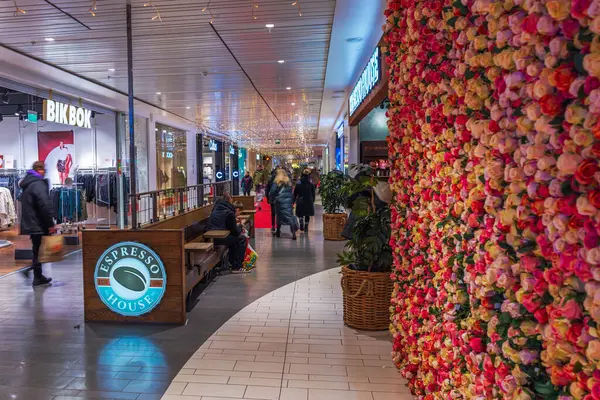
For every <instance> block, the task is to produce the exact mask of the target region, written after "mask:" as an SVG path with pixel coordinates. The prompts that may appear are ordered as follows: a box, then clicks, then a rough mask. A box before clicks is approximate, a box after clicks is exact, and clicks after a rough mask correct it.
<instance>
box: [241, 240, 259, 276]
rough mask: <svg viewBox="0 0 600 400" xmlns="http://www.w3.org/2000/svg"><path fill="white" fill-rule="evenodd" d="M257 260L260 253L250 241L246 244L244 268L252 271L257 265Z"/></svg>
mask: <svg viewBox="0 0 600 400" xmlns="http://www.w3.org/2000/svg"><path fill="white" fill-rule="evenodd" d="M248 242H249V240H248ZM256 261H258V254H257V253H256V251H254V249H253V248H252V246H251V245H250V243H248V244H247V245H246V255H245V256H244V265H243V267H242V268H244V270H245V271H251V270H253V269H254V268H255V267H256Z"/></svg>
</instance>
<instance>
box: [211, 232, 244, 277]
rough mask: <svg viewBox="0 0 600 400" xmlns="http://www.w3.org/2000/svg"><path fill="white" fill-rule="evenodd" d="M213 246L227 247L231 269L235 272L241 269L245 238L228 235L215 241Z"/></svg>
mask: <svg viewBox="0 0 600 400" xmlns="http://www.w3.org/2000/svg"><path fill="white" fill-rule="evenodd" d="M215 244H217V245H221V246H227V248H228V249H229V262H230V263H231V269H233V270H236V269H240V268H242V267H243V264H244V257H245V256H246V237H245V236H243V235H240V236H232V235H230V236H228V237H227V238H225V239H219V240H215Z"/></svg>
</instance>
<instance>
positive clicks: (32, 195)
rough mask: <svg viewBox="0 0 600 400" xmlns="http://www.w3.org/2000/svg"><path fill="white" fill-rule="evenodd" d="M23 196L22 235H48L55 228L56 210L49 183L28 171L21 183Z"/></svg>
mask: <svg viewBox="0 0 600 400" xmlns="http://www.w3.org/2000/svg"><path fill="white" fill-rule="evenodd" d="M19 186H20V187H21V189H23V193H22V194H21V204H22V213H21V235H47V234H48V232H49V230H50V228H52V227H53V226H54V220H53V218H54V210H53V208H52V201H51V200H50V194H49V192H50V186H49V185H48V181H47V180H45V179H44V178H42V176H41V175H40V174H38V173H37V172H35V171H33V170H30V171H27V175H26V176H25V178H23V179H22V180H21V182H19Z"/></svg>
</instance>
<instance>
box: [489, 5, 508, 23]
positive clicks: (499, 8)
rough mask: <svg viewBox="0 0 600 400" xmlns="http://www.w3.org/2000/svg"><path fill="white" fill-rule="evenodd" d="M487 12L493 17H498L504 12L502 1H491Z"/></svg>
mask: <svg viewBox="0 0 600 400" xmlns="http://www.w3.org/2000/svg"><path fill="white" fill-rule="evenodd" d="M488 12H489V13H490V14H491V15H492V17H493V18H494V19H498V18H500V16H501V15H502V13H504V7H503V4H502V3H492V4H490V7H489V9H488Z"/></svg>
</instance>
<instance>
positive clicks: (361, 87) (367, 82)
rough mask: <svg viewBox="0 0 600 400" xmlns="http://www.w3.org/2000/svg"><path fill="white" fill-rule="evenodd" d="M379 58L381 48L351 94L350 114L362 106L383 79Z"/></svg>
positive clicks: (377, 50)
mask: <svg viewBox="0 0 600 400" xmlns="http://www.w3.org/2000/svg"><path fill="white" fill-rule="evenodd" d="M379 58H380V57H379V47H377V48H376V49H375V52H374V53H373V55H372V56H371V59H370V60H369V63H368V64H367V67H366V68H365V70H364V71H363V73H362V74H361V76H360V79H359V80H358V82H357V83H356V86H354V89H352V94H350V114H354V111H356V109H357V108H358V106H360V104H361V103H362V102H363V101H364V99H365V98H366V97H367V96H368V95H369V93H371V90H373V88H374V87H375V85H377V82H379V79H380V78H381V71H380V59H379Z"/></svg>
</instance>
